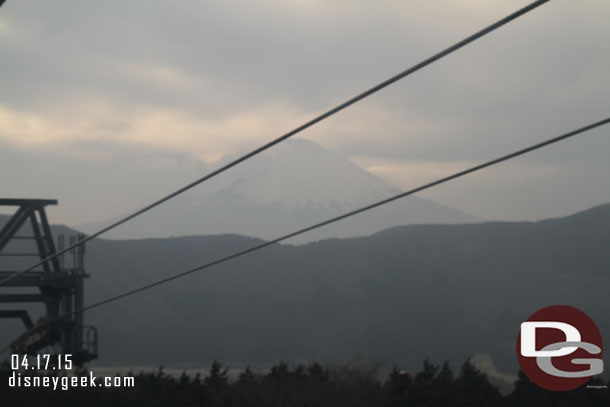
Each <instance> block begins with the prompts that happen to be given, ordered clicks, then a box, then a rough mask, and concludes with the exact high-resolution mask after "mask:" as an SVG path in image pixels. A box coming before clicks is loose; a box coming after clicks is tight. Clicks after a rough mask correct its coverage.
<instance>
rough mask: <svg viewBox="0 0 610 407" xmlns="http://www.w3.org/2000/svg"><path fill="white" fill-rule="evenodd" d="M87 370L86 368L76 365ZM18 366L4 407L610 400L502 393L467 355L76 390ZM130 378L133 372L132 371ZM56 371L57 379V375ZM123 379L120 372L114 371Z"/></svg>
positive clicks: (598, 394) (533, 391)
mask: <svg viewBox="0 0 610 407" xmlns="http://www.w3.org/2000/svg"><path fill="white" fill-rule="evenodd" d="M76 373H77V375H82V376H87V375H88V374H89V372H88V371H84V370H83V371H77V372H76ZM12 375H13V372H12V371H11V370H10V369H9V367H8V366H7V365H4V366H2V367H0V383H1V386H0V403H1V404H0V405H1V406H47V407H53V406H62V407H66V406H87V407H96V406H103V407H108V406H112V407H118V406H147V407H148V406H164V407H165V406H172V407H173V406H218V407H221V406H222V407H258V406H260V407H263V406H264V407H293V406H294V407H297V406H298V407H306V406H308V407H324V406H337V407H341V406H346V407H347V406H349V407H358V406H362V407H375V406H379V407H393V406H469V407H471V406H473V407H476V406H486V407H487V406H489V407H493V406H532V405H535V406H537V407H545V406H549V407H550V406H553V407H561V406H574V405H581V406H592V407H593V406H608V405H610V390H608V387H607V385H608V383H606V382H603V381H601V380H599V379H592V380H591V381H590V382H589V385H590V386H595V388H593V387H581V388H579V389H576V390H573V391H570V392H550V391H546V390H543V389H541V388H539V387H538V386H536V385H534V384H532V383H531V382H529V380H528V379H527V378H526V377H525V376H524V375H523V374H522V373H520V375H519V380H518V381H517V382H516V384H515V389H514V391H513V393H512V394H510V395H505V396H503V395H501V394H500V392H499V391H498V389H497V388H496V387H494V386H493V385H492V384H491V383H490V382H489V380H488V378H487V376H486V375H485V374H483V373H482V372H480V371H479V370H477V369H476V368H475V367H474V366H473V365H472V364H471V363H470V362H469V361H466V362H465V363H464V364H463V366H462V367H461V369H460V371H459V373H457V374H456V373H454V372H453V371H452V370H451V369H450V368H449V365H448V364H447V363H444V364H443V365H434V364H432V363H429V362H428V361H425V362H424V365H423V369H422V370H421V371H420V372H418V373H414V374H409V373H406V372H403V371H400V370H399V369H397V368H394V369H393V370H392V372H391V373H390V375H389V377H388V378H387V380H383V381H382V380H380V378H379V377H378V375H377V369H374V368H368V367H362V366H343V367H325V366H322V365H320V364H317V363H312V364H309V365H304V364H297V365H294V366H290V365H288V364H286V363H280V364H278V365H276V366H273V367H272V368H271V369H269V370H266V371H265V373H258V372H255V371H253V370H252V369H250V368H247V369H245V370H244V371H243V372H242V373H241V374H240V375H239V377H238V378H236V379H233V380H230V379H229V375H228V369H227V368H225V367H223V366H222V365H221V364H220V363H218V362H214V364H213V365H212V367H211V369H210V372H209V374H208V375H207V376H206V377H201V376H200V375H199V374H198V375H196V376H194V377H191V376H188V375H187V374H182V376H180V377H173V376H170V375H168V374H166V373H164V372H163V369H162V368H160V369H159V370H158V371H156V372H154V373H140V374H137V375H135V387H133V388H100V387H98V388H82V389H81V388H73V389H70V390H68V391H62V390H55V391H53V390H49V389H35V388H11V387H9V385H8V383H9V379H10V377H11V376H12ZM126 376H134V375H133V374H132V373H129V374H127V375H126ZM53 377H58V375H57V374H55V375H53ZM117 377H118V376H117Z"/></svg>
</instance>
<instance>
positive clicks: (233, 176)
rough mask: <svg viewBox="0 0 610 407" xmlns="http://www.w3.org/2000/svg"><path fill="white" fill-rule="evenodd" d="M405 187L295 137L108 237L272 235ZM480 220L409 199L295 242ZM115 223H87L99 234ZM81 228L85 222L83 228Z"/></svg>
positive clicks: (360, 205) (88, 229) (430, 203)
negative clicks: (421, 224) (407, 225)
mask: <svg viewBox="0 0 610 407" xmlns="http://www.w3.org/2000/svg"><path fill="white" fill-rule="evenodd" d="M398 192H399V190H398V189H397V188H396V187H394V186H392V185H390V184H389V183H387V182H385V181H384V180H382V179H380V178H379V177H377V176H375V175H373V174H371V173H369V172H367V171H365V170H363V169H362V168H360V167H358V166H356V165H354V164H353V163H351V162H350V161H349V160H348V159H346V158H345V157H344V156H342V155H340V154H338V153H335V152H331V151H328V150H326V149H324V148H322V147H320V146H318V145H317V144H315V143H313V142H311V141H306V140H301V139H292V140H287V141H286V142H284V143H281V144H280V145H278V146H275V147H274V148H272V149H270V150H268V151H266V152H264V153H262V154H260V155H259V156H256V157H254V158H252V159H250V160H248V161H246V162H245V163H244V164H242V165H239V166H237V167H234V168H232V169H230V170H228V171H227V172H226V173H223V174H221V175H220V176H218V177H216V178H213V179H212V180H210V181H209V182H206V183H204V184H202V185H200V186H198V187H196V188H194V189H193V190H191V191H189V192H187V193H185V194H184V195H182V196H179V197H178V198H176V199H173V200H171V201H169V202H168V203H165V204H163V205H162V206H160V207H158V208H155V209H153V210H152V211H151V212H149V213H147V214H145V215H142V216H140V217H138V218H136V219H134V220H132V221H130V222H129V223H128V224H126V225H124V226H122V227H120V228H117V229H116V230H114V231H112V232H110V233H109V234H108V235H107V237H109V238H119V239H124V238H146V237H168V236H182V235H209V234H224V233H236V234H242V235H247V236H254V237H259V238H263V239H271V238H274V237H277V236H279V235H281V234H285V233H288V232H291V231H293V230H296V229H298V228H302V227H305V226H309V225H311V224H313V223H316V222H320V221H323V220H326V219H328V218H331V217H333V216H337V215H340V214H342V213H345V212H348V211H350V210H353V209H356V208H359V207H362V206H365V205H368V204H370V203H373V202H376V201H378V200H380V199H383V198H386V197H389V196H392V195H394V194H396V193H398ZM478 220H480V219H478V218H476V217H474V216H472V215H469V214H466V213H463V212H460V211H458V210H456V209H453V208H450V207H447V206H444V205H440V204H438V203H435V202H432V201H429V200H425V199H422V198H418V197H415V196H413V197H409V198H406V199H404V200H400V201H396V202H393V203H391V204H389V205H386V206H385V207H381V208H377V209H374V210H372V211H370V212H368V213H364V214H361V215H357V216H356V217H354V218H351V219H349V220H344V221H341V222H339V223H337V224H334V225H330V226H327V227H325V228H324V229H321V230H319V231H316V232H313V233H309V234H307V235H304V236H302V237H300V238H298V239H297V240H293V242H299V243H302V242H307V241H313V240H318V239H321V238H326V237H353V236H362V235H369V234H372V233H375V232H378V231H380V230H382V229H385V228H388V227H392V226H397V225H405V224H413V223H468V222H476V221H478ZM109 223H110V221H108V222H103V223H95V224H87V225H81V226H80V230H83V231H84V232H85V233H92V232H94V231H96V230H98V229H99V228H101V227H102V226H104V225H105V224H109ZM77 228H78V227H77Z"/></svg>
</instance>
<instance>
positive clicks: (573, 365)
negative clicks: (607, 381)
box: [517, 305, 604, 391]
mask: <svg viewBox="0 0 610 407" xmlns="http://www.w3.org/2000/svg"><path fill="white" fill-rule="evenodd" d="M602 348H603V344H602V337H601V334H600V332H599V329H598V328H597V326H596V325H595V322H593V320H592V319H591V318H589V316H588V315H587V314H585V313H584V312H582V311H581V310H579V309H577V308H574V307H570V306H567V305H553V306H550V307H546V308H543V309H541V310H539V311H538V312H536V313H535V314H533V315H532V316H531V317H529V318H528V320H527V321H526V322H523V323H522V324H521V331H520V332H519V337H518V339H517V358H518V359H519V365H520V366H521V370H523V373H525V375H526V376H527V377H528V378H529V379H530V380H531V381H532V382H534V383H535V384H537V385H538V386H540V387H542V388H545V389H547V390H555V391H566V390H572V389H575V388H577V387H579V386H582V385H583V384H585V383H586V382H587V381H589V379H590V378H591V376H594V375H598V374H600V373H602V372H603V370H604V362H603V360H602Z"/></svg>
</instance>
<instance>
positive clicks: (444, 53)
mask: <svg viewBox="0 0 610 407" xmlns="http://www.w3.org/2000/svg"><path fill="white" fill-rule="evenodd" d="M548 1H550V0H537V1H534V2H533V3H530V4H529V5H527V6H525V7H523V8H521V9H519V10H517V11H515V12H514V13H512V14H509V15H508V16H506V17H504V18H502V19H501V20H498V21H496V22H495V23H493V24H491V25H489V26H487V27H485V28H483V29H482V30H480V31H477V32H476V33H474V34H472V35H470V36H469V37H466V38H465V39H463V40H461V41H459V42H457V43H455V44H454V45H452V46H450V47H449V48H446V49H444V50H442V51H440V52H439V53H437V54H434V55H433V56H431V57H429V58H428V59H425V60H423V61H422V62H419V63H418V64H415V65H413V66H412V67H410V68H408V69H407V70H405V71H402V72H401V73H399V74H397V75H395V76H392V77H391V78H389V79H387V80H385V81H383V82H381V83H379V84H378V85H375V86H373V87H372V88H370V89H368V90H366V91H364V92H362V93H360V94H359V95H357V96H354V97H353V98H351V99H349V100H347V101H345V102H343V103H341V104H340V105H337V106H336V107H334V108H332V109H330V110H328V111H326V112H325V113H322V114H320V115H319V116H317V117H315V118H314V119H311V120H310V121H308V122H306V123H304V124H302V125H301V126H299V127H297V128H295V129H294V130H291V131H289V132H288V133H286V134H284V135H283V136H280V137H278V138H276V139H275V140H272V141H270V142H268V143H267V144H264V145H262V146H260V147H258V148H257V149H255V150H253V151H251V152H249V153H248V154H245V155H243V156H241V157H240V158H238V159H236V160H234V161H232V162H230V163H228V164H226V165H224V166H222V167H220V168H218V169H217V170H215V171H212V172H211V173H209V174H207V175H205V176H203V177H201V178H199V179H198V180H196V181H193V182H191V183H190V184H188V185H186V186H184V187H182V188H180V189H178V190H177V191H175V192H172V193H171V194H169V195H167V196H165V197H163V198H161V199H159V200H157V201H155V202H153V203H151V204H150V205H148V206H146V207H144V208H142V209H140V210H138V211H136V212H134V213H132V214H131V215H128V216H126V217H125V218H122V219H120V220H118V221H116V222H114V223H113V224H111V225H109V226H107V227H105V228H103V229H101V230H100V231H98V232H96V233H94V234H92V235H90V236H87V237H85V238H83V239H80V240H78V241H77V242H76V243H74V244H72V245H70V246H68V247H66V248H65V249H63V250H60V251H58V252H55V253H54V254H52V255H50V256H48V257H46V258H44V259H42V260H40V261H39V262H38V263H36V264H33V265H31V266H30V267H28V268H26V269H23V270H21V271H18V272H17V273H15V274H13V275H10V276H8V277H6V278H4V279H3V280H0V286H1V285H3V284H5V283H8V282H9V281H11V280H13V279H14V278H16V277H18V276H20V275H22V274H25V273H27V272H28V271H31V270H33V269H34V268H36V267H38V266H40V265H42V264H44V263H46V262H48V261H50V260H52V259H54V258H56V257H58V256H60V255H62V254H64V253H66V252H68V251H70V250H72V249H74V248H75V247H77V246H80V245H82V244H84V243H86V242H88V241H90V240H91V239H94V238H96V237H98V236H101V235H102V234H104V233H106V232H108V231H110V230H112V229H114V228H116V227H118V226H120V225H122V224H123V223H125V222H128V221H129V220H131V219H133V218H135V217H136V216H139V215H141V214H143V213H145V212H148V211H149V210H151V209H153V208H154V207H156V206H158V205H161V204H162V203H164V202H166V201H169V200H170V199H172V198H174V197H176V196H178V195H180V194H182V193H183V192H186V191H188V190H189V189H191V188H193V187H195V186H197V185H199V184H201V183H203V182H205V181H207V180H209V179H210V178H213V177H215V176H217V175H219V174H221V173H223V172H224V171H226V170H228V169H229V168H231V167H234V166H236V165H238V164H240V163H242V162H244V161H246V160H248V159H250V158H252V157H254V156H255V155H257V154H259V153H262V152H263V151H265V150H267V149H269V148H271V147H273V146H274V145H276V144H278V143H281V142H282V141H284V140H286V139H288V138H290V137H292V136H294V135H295V134H297V133H300V132H301V131H303V130H305V129H307V128H309V127H311V126H313V125H314V124H316V123H319V122H321V121H322V120H324V119H327V118H328V117H330V116H332V115H334V114H335V113H338V112H340V111H341V110H343V109H345V108H347V107H349V106H351V105H353V104H354V103H356V102H359V101H360V100H362V99H364V98H366V97H368V96H370V95H372V94H374V93H376V92H378V91H380V90H381V89H383V88H385V87H387V86H389V85H391V84H393V83H395V82H397V81H399V80H400V79H403V78H404V77H406V76H408V75H410V74H412V73H414V72H417V71H419V70H420V69H422V68H424V67H426V66H428V65H430V64H432V63H433V62H436V61H438V60H439V59H441V58H443V57H445V56H447V55H449V54H451V53H453V52H454V51H457V50H458V49H460V48H462V47H464V46H466V45H468V44H470V43H471V42H473V41H475V40H477V39H479V38H481V37H483V36H485V35H486V34H489V33H490V32H492V31H494V30H496V29H498V28H500V27H501V26H503V25H505V24H507V23H509V22H511V21H513V20H515V19H517V18H518V17H520V16H522V15H524V14H526V13H527V12H529V11H532V10H534V9H535V8H537V7H539V6H541V5H543V4H544V3H547V2H548Z"/></svg>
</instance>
